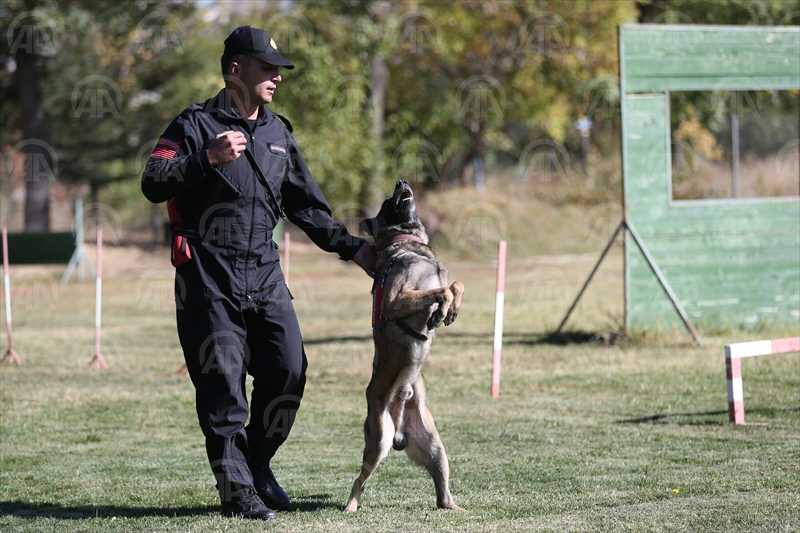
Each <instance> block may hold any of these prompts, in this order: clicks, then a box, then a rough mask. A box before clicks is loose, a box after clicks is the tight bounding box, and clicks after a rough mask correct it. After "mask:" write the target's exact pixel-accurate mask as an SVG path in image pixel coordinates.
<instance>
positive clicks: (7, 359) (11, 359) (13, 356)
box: [0, 228, 22, 365]
mask: <svg viewBox="0 0 800 533" xmlns="http://www.w3.org/2000/svg"><path fill="white" fill-rule="evenodd" d="M3 289H4V291H5V297H6V333H7V334H8V350H6V353H5V355H4V356H3V359H2V360H0V362H3V363H16V364H18V365H21V364H22V359H20V358H19V356H18V355H17V352H15V351H14V348H12V347H11V283H10V280H9V277H8V232H7V231H6V228H3Z"/></svg>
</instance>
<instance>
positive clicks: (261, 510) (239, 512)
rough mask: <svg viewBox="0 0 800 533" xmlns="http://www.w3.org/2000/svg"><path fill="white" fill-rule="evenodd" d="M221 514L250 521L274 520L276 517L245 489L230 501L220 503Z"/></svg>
mask: <svg viewBox="0 0 800 533" xmlns="http://www.w3.org/2000/svg"><path fill="white" fill-rule="evenodd" d="M222 514H223V516H230V517H233V518H248V519H250V520H275V518H277V516H278V515H277V514H275V511H273V510H272V509H269V508H268V507H267V506H266V505H264V502H263V501H261V498H259V497H258V495H257V494H256V493H255V492H254V491H253V489H245V490H243V491H242V492H241V493H240V494H239V495H237V496H236V497H235V498H233V499H231V501H227V502H222Z"/></svg>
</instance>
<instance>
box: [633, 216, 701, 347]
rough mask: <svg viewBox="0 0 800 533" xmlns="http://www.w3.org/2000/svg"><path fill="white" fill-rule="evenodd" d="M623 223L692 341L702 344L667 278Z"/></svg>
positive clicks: (640, 242)
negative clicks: (692, 338) (690, 335)
mask: <svg viewBox="0 0 800 533" xmlns="http://www.w3.org/2000/svg"><path fill="white" fill-rule="evenodd" d="M623 224H625V227H626V228H627V229H628V231H629V232H630V234H631V237H633V242H635V243H636V246H638V247H639V251H640V252H642V255H643V256H644V260H645V261H646V262H647V266H649V267H650V270H652V271H653V274H655V276H656V279H657V280H658V282H659V283H660V284H661V288H662V289H664V292H665V293H667V298H669V301H670V302H672V307H674V308H675V311H677V312H678V315H679V316H680V317H681V320H682V321H683V324H684V325H685V326H686V329H688V330H689V333H691V334H692V337H694V341H695V342H696V343H697V345H698V346H703V341H702V339H700V334H699V333H698V332H697V330H696V329H695V327H694V324H692V321H691V320H689V317H688V316H687V315H686V311H684V309H683V306H682V305H681V303H680V302H679V301H678V297H677V296H675V293H674V292H672V287H670V285H669V283H668V282H667V279H666V278H665V277H664V274H663V273H662V272H661V269H660V268H658V265H657V264H656V262H655V260H654V259H653V257H652V256H651V255H650V252H649V251H648V250H647V248H646V247H645V245H644V242H642V240H641V239H640V238H639V234H638V233H637V232H636V230H635V229H633V226H631V225H630V224H629V223H628V222H623Z"/></svg>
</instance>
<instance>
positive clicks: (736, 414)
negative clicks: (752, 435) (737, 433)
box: [725, 337, 800, 424]
mask: <svg viewBox="0 0 800 533" xmlns="http://www.w3.org/2000/svg"><path fill="white" fill-rule="evenodd" d="M797 351H800V337H790V338H788V339H776V340H770V341H754V342H739V343H736V344H729V345H727V346H725V373H726V375H727V377H728V420H730V421H731V422H733V423H734V424H744V423H745V421H744V389H743V387H742V357H758V356H760V355H772V354H775V353H786V352H797Z"/></svg>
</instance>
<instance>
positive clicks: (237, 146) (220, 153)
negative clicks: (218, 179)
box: [206, 130, 247, 167]
mask: <svg viewBox="0 0 800 533" xmlns="http://www.w3.org/2000/svg"><path fill="white" fill-rule="evenodd" d="M246 149H247V140H246V139H245V137H244V134H243V133H242V132H241V131H233V130H229V131H223V132H222V133H220V134H219V135H217V136H216V137H215V138H214V140H213V141H211V142H210V143H208V149H207V150H206V154H207V155H208V162H209V163H211V164H212V165H213V166H215V167H216V166H219V165H227V164H228V163H230V162H231V161H235V160H236V159H238V158H239V156H240V155H241V153H242V152H244V151H245V150H246Z"/></svg>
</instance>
